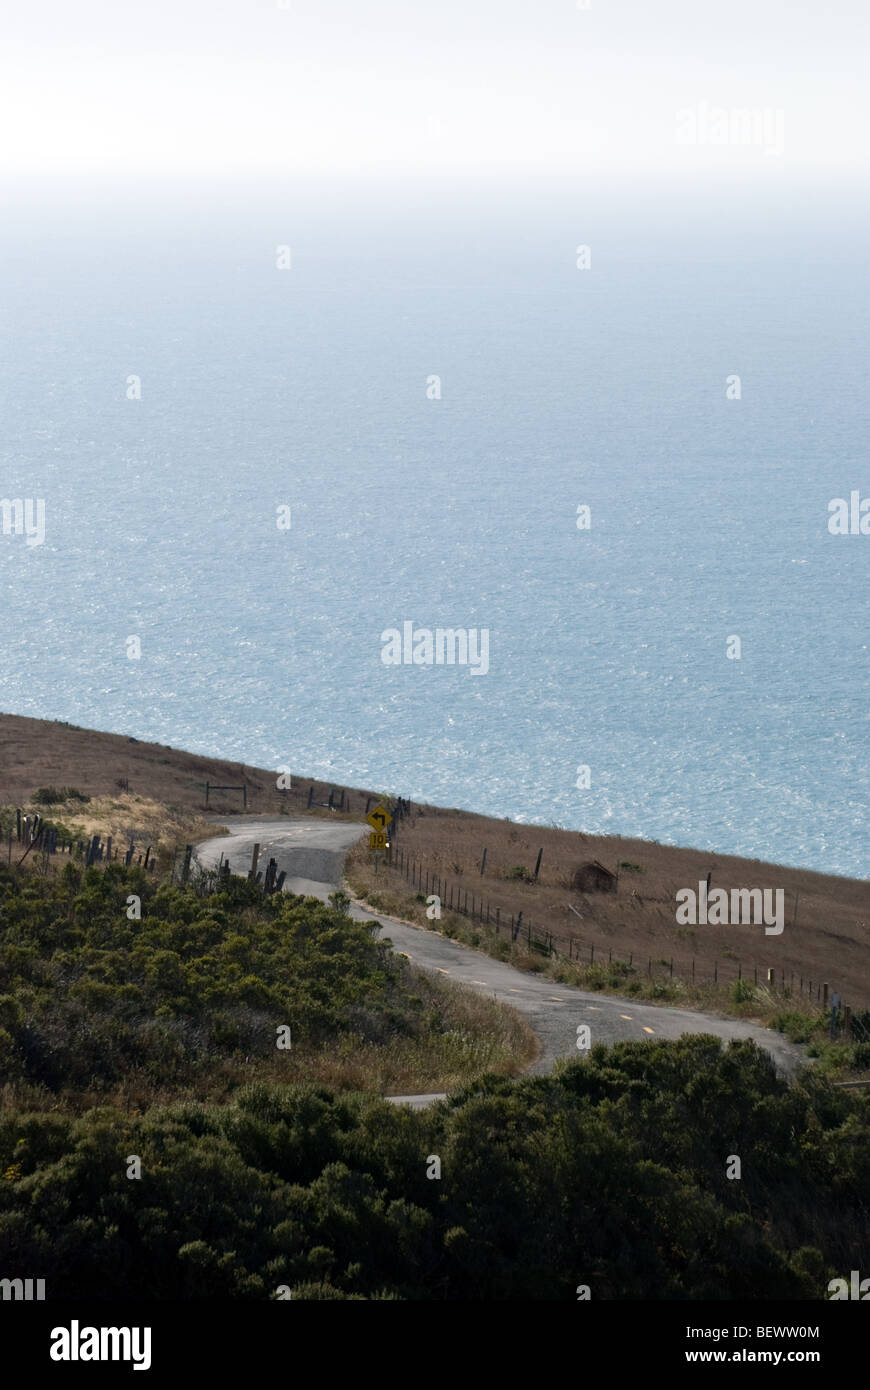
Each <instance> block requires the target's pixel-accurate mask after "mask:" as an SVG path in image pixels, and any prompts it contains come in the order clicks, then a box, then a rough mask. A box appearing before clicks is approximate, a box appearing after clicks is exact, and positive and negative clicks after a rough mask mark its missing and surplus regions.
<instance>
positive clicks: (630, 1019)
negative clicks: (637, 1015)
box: [619, 1014, 632, 1023]
mask: <svg viewBox="0 0 870 1390" xmlns="http://www.w3.org/2000/svg"><path fill="white" fill-rule="evenodd" d="M619 1017H620V1018H627V1019H628V1021H629V1023H631V1022H632V1017H631V1014H620V1015H619Z"/></svg>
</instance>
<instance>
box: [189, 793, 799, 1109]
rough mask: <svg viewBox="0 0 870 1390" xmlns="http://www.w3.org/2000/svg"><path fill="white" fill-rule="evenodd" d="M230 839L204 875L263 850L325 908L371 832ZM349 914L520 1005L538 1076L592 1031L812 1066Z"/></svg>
mask: <svg viewBox="0 0 870 1390" xmlns="http://www.w3.org/2000/svg"><path fill="white" fill-rule="evenodd" d="M228 829H229V832H230V833H229V835H228V836H220V837H218V838H216V839H214V840H205V841H204V842H203V843H202V844H200V845H199V846H198V848H197V857H198V859H199V861H200V863H201V864H203V865H204V866H205V867H209V868H214V867H216V866H217V864H218V861H219V859H220V856H221V855H222V854H223V855H224V857H225V858H227V859H228V860H229V863H230V868H231V869H232V871H233V873H239V874H241V873H247V872H248V870H249V868H250V866H251V853H252V850H253V847H254V844H255V843H256V842H259V844H260V861H259V867H260V868H261V869H263V870H265V867H266V865H267V864H268V862H269V859H270V858H272V857H274V858H275V859H276V860H277V863H278V869H279V871H280V870H281V869H284V870H285V871H286V873H287V878H286V880H285V883H284V888H285V891H287V892H290V893H304V894H310V895H311V896H313V897H316V898H320V899H321V901H324V902H325V901H326V899H327V898H328V896H329V894H330V893H334V892H335V890H336V888H337V887H338V886H340V885H341V883H342V879H343V873H344V856H345V854H346V853H347V851H348V850H349V849H350V847H351V845H353V844H354V843H355V842H356V840H358V839H359V837H360V835H362V834H364V833H368V832H367V829H366V827H364V826H360V825H355V824H351V823H349V822H347V821H328V820H321V819H315V818H310V819H294V818H293V817H290V816H288V817H279V818H277V819H266V818H263V819H257V818H256V817H244V818H241V819H239V820H234V821H233V822H232V823H231V824H230V825H229V826H228ZM350 913H351V916H352V917H354V918H355V919H356V920H357V921H367V922H381V923H383V924H384V925H383V929H382V939H384V940H387V939H388V940H390V941H392V943H393V946H394V948H395V949H396V950H397V951H401V952H403V953H404V954H405V955H407V956H409V957H410V959H411V960H413V961H414V963H415V964H416V965H418V966H421V967H422V968H423V969H424V970H431V971H436V972H438V973H439V974H442V975H446V976H448V977H449V978H450V979H451V980H455V981H456V982H457V983H458V984H461V985H465V986H466V987H467V988H468V989H475V990H480V991H482V992H483V993H485V994H490V995H492V996H493V997H494V998H496V999H499V1000H501V1001H502V1002H503V1003H505V1004H512V1005H513V1007H514V1008H515V1009H518V1010H519V1012H520V1013H522V1014H524V1015H525V1017H526V1019H527V1021H528V1023H529V1025H530V1026H531V1028H532V1029H533V1030H534V1032H535V1033H536V1034H537V1036H538V1038H539V1040H540V1043H541V1053H540V1056H539V1057H538V1059H537V1061H536V1062H534V1063H533V1065H532V1066H531V1067H530V1068H529V1071H530V1072H531V1073H532V1074H535V1073H543V1072H547V1071H549V1070H550V1068H551V1067H552V1065H553V1063H554V1061H555V1060H556V1058H558V1057H571V1058H576V1057H578V1056H579V1055H580V1054H579V1053H578V1051H577V1028H578V1025H580V1024H588V1026H589V1028H590V1030H591V1040H592V1042H593V1043H597V1042H603V1043H612V1042H617V1041H619V1040H621V1039H624V1038H629V1039H635V1040H638V1039H641V1040H642V1039H644V1038H678V1037H680V1036H681V1034H683V1033H713V1034H715V1036H716V1037H719V1038H725V1039H730V1038H754V1039H755V1041H756V1042H757V1043H758V1045H759V1046H760V1047H763V1048H765V1050H766V1051H767V1052H769V1053H770V1054H771V1056H772V1057H773V1059H774V1061H775V1063H776V1067H777V1070H778V1071H779V1072H780V1073H781V1074H782V1075H784V1076H793V1075H794V1073H795V1072H796V1071H797V1069H798V1067H800V1066H801V1065H802V1064H803V1063H804V1062H805V1061H806V1057H805V1055H804V1052H803V1050H802V1049H801V1048H799V1047H796V1046H794V1045H793V1044H792V1043H789V1042H787V1041H786V1039H785V1038H783V1037H782V1035H781V1034H780V1033H776V1032H773V1031H772V1030H771V1029H769V1028H761V1027H759V1026H757V1025H755V1024H751V1023H744V1022H741V1021H740V1020H738V1019H730V1018H719V1017H717V1016H715V1015H713V1014H701V1013H694V1012H691V1011H689V1010H687V1009H676V1008H672V1007H665V1006H660V1005H656V1004H639V1003H638V1002H637V1000H636V999H618V998H615V997H614V996H613V995H612V994H596V993H586V992H585V991H584V990H580V989H575V988H573V987H572V986H570V985H560V984H557V983H556V982H555V981H554V980H552V979H549V978H547V977H546V976H543V977H542V976H538V975H530V974H526V973H525V972H524V971H521V970H516V969H515V968H514V967H513V966H511V965H505V964H504V962H503V961H498V960H493V959H492V958H491V957H490V956H486V955H483V954H482V953H481V952H480V951H475V950H473V949H472V948H471V947H469V946H463V945H461V944H460V943H459V942H456V941H451V940H450V939H449V937H446V936H441V935H440V934H439V933H438V932H434V931H427V930H425V928H422V927H412V926H409V925H407V924H406V923H404V922H398V921H396V920H395V919H394V918H391V917H385V916H384V915H383V914H380V915H379V914H378V913H375V912H372V911H370V910H369V909H368V908H365V907H363V906H362V905H361V904H359V903H357V902H354V903H353V904H352V906H351V909H350ZM435 1098H436V1097H434V1096H391V1097H390V1099H391V1100H394V1101H397V1102H400V1101H405V1102H407V1103H408V1104H411V1105H425V1104H428V1103H429V1102H430V1101H431V1100H433V1099H435Z"/></svg>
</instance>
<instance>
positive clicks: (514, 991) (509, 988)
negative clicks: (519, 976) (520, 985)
mask: <svg viewBox="0 0 870 1390" xmlns="http://www.w3.org/2000/svg"><path fill="white" fill-rule="evenodd" d="M508 993H509V994H520V993H521V991H520V990H518V989H514V988H513V986H512V985H509V986H508Z"/></svg>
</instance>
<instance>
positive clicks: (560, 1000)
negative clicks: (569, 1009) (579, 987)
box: [549, 994, 565, 1004]
mask: <svg viewBox="0 0 870 1390" xmlns="http://www.w3.org/2000/svg"><path fill="white" fill-rule="evenodd" d="M549 998H550V999H555V1001H556V1003H557V1004H564V1002H565V997H564V995H562V994H551V995H550V996H549Z"/></svg>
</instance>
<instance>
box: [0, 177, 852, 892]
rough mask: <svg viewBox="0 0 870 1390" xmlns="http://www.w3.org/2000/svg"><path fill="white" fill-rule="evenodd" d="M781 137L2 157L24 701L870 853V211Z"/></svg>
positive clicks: (4, 551) (563, 816)
mask: <svg viewBox="0 0 870 1390" xmlns="http://www.w3.org/2000/svg"><path fill="white" fill-rule="evenodd" d="M779 177H780V176H779V175H778V174H777V175H771V176H770V179H771V180H774V181H773V182H771V181H765V180H764V179H763V178H761V177H759V180H758V184H757V186H755V187H750V188H747V187H738V186H733V187H732V186H726V185H725V184H721V183H720V184H718V185H716V186H714V187H710V188H706V189H705V188H693V187H691V186H687V187H683V188H681V189H678V190H670V191H668V190H662V189H656V188H653V187H651V186H650V187H646V188H638V189H636V190H630V189H629V190H627V189H625V188H623V189H620V190H619V191H618V192H613V191H610V192H608V191H607V190H605V189H600V188H599V189H588V190H585V189H582V188H577V187H571V188H569V189H553V188H550V189H545V188H542V189H537V188H534V187H531V186H519V185H518V186H513V187H511V186H495V185H493V186H488V185H487V184H486V183H485V181H483V182H482V183H481V185H480V186H475V187H474V188H467V189H462V188H459V187H451V186H447V185H445V186H441V185H438V184H436V183H434V182H433V183H432V184H431V185H430V184H429V183H427V181H426V180H425V179H422V178H421V179H420V180H417V181H413V182H411V183H410V184H409V186H408V187H407V188H393V189H389V188H386V187H384V188H377V187H372V186H366V185H363V184H362V183H360V184H359V185H355V186H350V185H348V186H346V187H341V188H327V187H317V186H315V185H309V186H306V187H304V188H296V187H289V186H288V187H281V188H274V187H272V188H269V187H267V188H262V187H256V186H254V185H251V186H250V187H248V186H245V187H235V188H231V189H224V190H221V189H218V188H213V187H202V188H195V187H189V186H188V187H185V188H183V189H172V188H162V187H161V188H153V189H147V188H141V187H137V186H136V185H135V183H134V182H132V181H131V182H130V184H129V185H128V186H126V187H124V188H115V189H105V188H104V189H95V190H86V189H81V188H73V187H69V188H63V187H59V188H57V189H53V190H48V191H47V190H44V189H43V190H40V191H39V192H38V193H37V192H34V191H33V190H26V189H21V190H18V192H17V193H16V192H15V190H13V191H12V193H11V194H10V195H9V196H8V197H7V200H6V207H5V209H4V216H3V221H2V228H0V288H2V315H0V403H2V432H0V496H2V497H9V498H15V497H21V498H26V497H31V498H44V499H45V508H46V537H45V543H44V544H43V545H41V546H30V547H28V546H27V545H26V544H25V541H24V538H23V537H20V536H11V535H0V605H2V663H0V708H2V709H3V710H5V711H9V712H13V713H18V714H29V715H34V716H38V717H46V718H57V719H66V720H69V721H71V722H73V723H76V724H82V725H86V726H90V727H94V728H101V729H111V730H117V731H123V732H128V733H131V734H135V735H136V736H138V737H139V738H145V739H155V740H158V741H160V742H162V743H171V744H174V745H176V746H180V747H184V748H188V749H192V750H194V751H198V752H202V753H206V754H213V755H215V756H222V757H228V758H239V759H243V760H245V761H247V762H250V763H253V764H260V765H263V766H267V767H268V766H274V767H275V768H276V769H277V768H279V767H281V766H284V765H287V766H290V767H292V768H293V769H294V770H298V771H299V773H300V774H312V775H317V776H320V777H324V778H331V779H335V780H336V781H337V782H344V783H357V784H361V785H366V786H374V787H381V788H384V789H390V790H394V791H396V792H401V793H403V794H405V795H408V796H411V797H415V798H418V797H419V798H427V799H429V800H432V801H435V802H440V803H442V804H446V805H454V806H464V807H469V808H472V809H474V810H477V811H481V812H485V813H488V814H493V815H502V816H510V817H513V818H515V819H519V820H525V821H535V822H541V823H548V824H549V823H557V824H560V825H564V826H569V827H576V828H580V829H584V830H589V831H594V832H603V833H614V834H616V833H618V834H623V835H632V836H642V837H645V838H652V839H658V840H660V841H662V842H665V843H669V844H689V845H695V846H699V847H707V848H710V849H711V850H717V851H720V852H723V853H724V852H729V853H738V854H742V855H749V856H757V857H758V858H761V859H768V860H775V861H779V862H781V863H784V864H791V865H802V866H807V867H813V868H818V869H822V870H826V871H829V872H836V873H843V874H850V875H856V876H859V877H862V878H863V877H867V876H868V853H867V820H868V791H870V740H868V733H870V710H868V652H870V621H868V619H870V602H868V599H870V588H868V583H867V576H868V566H870V536H866V537H862V536H832V535H830V534H829V532H828V529H827V519H828V503H829V501H830V500H831V499H832V498H834V497H848V495H849V493H850V491H851V490H853V489H861V492H862V496H865V495H866V496H870V468H868V452H867V440H868V415H870V392H868V366H870V362H868V356H870V354H868V338H867V328H868V322H870V318H868V307H870V306H868V288H870V276H868V270H867V266H866V259H865V257H866V246H867V244H868V231H870V226H868V223H870V218H868V215H867V207H866V204H864V203H861V204H859V203H858V202H857V200H856V199H855V198H854V197H853V195H852V194H851V193H850V192H849V190H847V189H846V190H844V189H837V188H836V187H831V188H827V189H816V190H811V189H808V190H794V189H789V187H788V186H786V185H785V183H784V182H782V181H780V183H779V185H777V184H776V183H775V179H776V178H779ZM581 243H582V244H586V245H589V246H590V247H591V258H592V264H591V268H590V269H589V270H587V271H581V270H578V269H577V268H576V264H575V261H576V256H575V248H576V247H577V246H578V245H579V244H581ZM280 245H289V246H290V248H291V268H290V269H289V270H283V271H282V270H278V269H277V268H276V264H275V261H276V248H277V247H278V246H280ZM732 374H738V375H739V376H740V378H741V389H742V398H741V399H740V400H728V399H727V398H726V378H727V377H728V376H729V375H732ZM131 375H137V376H139V377H140V378H141V400H128V399H127V397H126V392H127V380H128V377H130V376H131ZM433 375H437V376H439V377H440V380H441V399H440V400H437V399H436V400H433V399H429V398H427V389H426V388H427V379H428V378H430V377H431V376H433ZM581 503H585V504H588V505H589V506H590V507H591V514H592V526H591V529H590V530H589V531H586V532H581V531H578V529H577V525H576V513H577V507H578V505H579V504H581ZM282 504H286V505H289V506H290V507H291V511H292V526H291V528H290V529H289V530H287V531H282V530H279V528H278V526H277V524H276V508H277V507H278V506H280V505H282ZM407 620H411V621H413V622H414V623H415V624H416V625H418V626H426V627H430V628H435V627H438V626H442V627H466V628H471V627H476V628H487V629H488V630H489V633H490V670H489V672H488V674H486V675H485V676H480V677H476V676H472V674H471V672H470V671H469V670H468V669H467V668H463V667H459V666H457V667H452V668H450V667H446V666H443V667H442V666H420V667H416V666H411V667H407V666H399V667H388V666H385V665H384V664H383V663H382V661H381V647H382V644H381V633H382V631H383V630H384V629H386V628H389V627H394V626H395V627H401V625H402V623H403V622H404V621H407ZM735 635H736V636H739V638H740V639H741V645H742V654H741V657H740V659H739V660H729V659H728V658H727V657H726V642H727V639H728V638H729V637H731V636H735ZM130 636H138V638H139V639H140V643H141V657H140V658H139V659H133V660H131V659H128V656H127V645H126V643H127V638H128V637H130ZM580 765H586V766H588V767H589V769H590V774H591V785H590V786H589V787H588V788H586V789H582V788H578V787H577V785H576V782H577V769H578V767H579V766H580ZM0 800H2V769H0Z"/></svg>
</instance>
